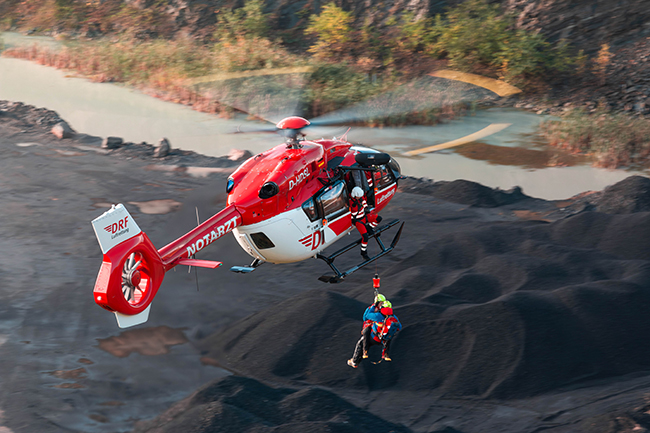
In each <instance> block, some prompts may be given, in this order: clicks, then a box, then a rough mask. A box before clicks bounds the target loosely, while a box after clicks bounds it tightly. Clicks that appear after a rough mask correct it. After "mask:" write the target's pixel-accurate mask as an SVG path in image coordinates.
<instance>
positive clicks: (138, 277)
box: [129, 269, 142, 287]
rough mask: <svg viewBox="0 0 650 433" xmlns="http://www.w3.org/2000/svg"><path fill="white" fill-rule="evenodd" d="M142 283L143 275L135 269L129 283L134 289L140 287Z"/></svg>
mask: <svg viewBox="0 0 650 433" xmlns="http://www.w3.org/2000/svg"><path fill="white" fill-rule="evenodd" d="M141 281H142V274H140V271H138V270H137V269H134V270H133V271H132V272H131V275H130V276H129V282H130V283H131V285H132V286H133V287H138V286H139V285H140V282H141Z"/></svg>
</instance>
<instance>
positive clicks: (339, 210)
mask: <svg viewBox="0 0 650 433" xmlns="http://www.w3.org/2000/svg"><path fill="white" fill-rule="evenodd" d="M317 200H318V203H319V204H320V207H321V209H322V210H323V216H324V217H325V218H326V219H327V220H328V221H331V220H333V219H336V218H338V217H339V216H341V215H343V214H344V213H346V212H347V211H348V196H347V191H346V189H345V182H343V181H338V182H336V183H335V184H334V185H332V186H331V188H330V189H328V190H326V191H325V192H323V193H321V195H320V196H318V199H317Z"/></svg>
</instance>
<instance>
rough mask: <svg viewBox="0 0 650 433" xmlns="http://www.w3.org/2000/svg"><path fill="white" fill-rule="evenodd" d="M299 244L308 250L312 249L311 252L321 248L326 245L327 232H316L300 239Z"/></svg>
mask: <svg viewBox="0 0 650 433" xmlns="http://www.w3.org/2000/svg"><path fill="white" fill-rule="evenodd" d="M299 242H300V243H301V244H303V245H304V246H306V247H307V248H310V247H311V250H312V251H313V250H315V249H316V248H318V247H319V246H321V245H324V244H325V230H316V231H315V232H314V233H312V234H310V235H307V236H305V237H304V238H302V239H299Z"/></svg>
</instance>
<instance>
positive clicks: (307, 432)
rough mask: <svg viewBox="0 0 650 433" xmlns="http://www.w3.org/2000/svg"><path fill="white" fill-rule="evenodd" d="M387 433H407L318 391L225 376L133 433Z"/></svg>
mask: <svg viewBox="0 0 650 433" xmlns="http://www.w3.org/2000/svg"><path fill="white" fill-rule="evenodd" d="M146 432H157V433H164V432H170V433H171V432H173V433H177V432H183V433H208V432H209V433H218V432H226V433H232V432H238V433H240V432H241V433H266V432H274V433H278V432H282V433H366V432H367V433H383V432H385V433H388V432H394V433H398V432H402V433H407V432H410V430H409V429H407V428H405V427H403V426H399V425H396V424H392V423H389V422H387V421H385V420H383V419H381V418H379V417H377V416H375V415H372V414H370V413H369V412H366V411H364V410H362V409H359V408H358V407H356V406H354V405H352V404H351V403H349V402H348V401H346V400H344V399H342V398H341V397H339V396H337V395H336V394H334V393H332V392H330V391H326V390H324V389H321V388H315V387H308V388H305V389H302V390H300V391H296V390H295V389H286V388H284V389H276V388H271V387H269V386H266V385H264V384H262V383H260V382H258V381H256V380H253V379H248V378H244V377H238V376H229V377H226V378H224V379H220V380H217V381H215V382H212V383H210V384H208V385H206V386H204V387H203V388H201V389H199V390H198V391H196V392H195V393H194V394H192V395H191V396H189V397H188V398H186V399H184V400H182V401H180V402H178V403H176V404H175V405H174V406H172V407H171V408H169V409H168V410H167V411H166V412H164V413H163V414H161V415H160V416H158V417H157V418H155V419H153V420H151V421H145V422H141V423H138V425H137V426H136V429H135V430H134V433H146Z"/></svg>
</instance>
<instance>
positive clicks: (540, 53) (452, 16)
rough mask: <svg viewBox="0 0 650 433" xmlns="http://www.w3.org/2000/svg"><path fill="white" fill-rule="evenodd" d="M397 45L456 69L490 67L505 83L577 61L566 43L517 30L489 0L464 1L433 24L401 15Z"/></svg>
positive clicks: (512, 21)
mask: <svg viewBox="0 0 650 433" xmlns="http://www.w3.org/2000/svg"><path fill="white" fill-rule="evenodd" d="M398 45H399V46H401V47H403V48H404V49H407V50H411V51H420V50H421V51H422V52H424V53H426V54H428V55H431V56H434V57H438V58H447V59H448V60H449V64H450V66H451V67H454V68H457V69H460V70H464V71H472V70H482V69H485V68H488V69H491V70H493V71H495V72H496V73H497V74H498V75H499V76H500V77H501V78H502V79H504V80H506V81H522V79H524V78H526V77H527V76H542V75H544V74H545V73H547V72H548V71H565V70H567V69H568V68H569V67H571V66H575V65H576V62H577V60H578V58H574V57H572V56H571V55H570V54H569V49H568V45H567V43H566V41H560V42H559V43H558V44H556V45H555V46H553V45H551V44H550V43H548V42H547V41H546V40H545V38H544V37H543V36H542V35H541V34H539V33H536V32H529V31H525V30H521V29H519V30H518V29H516V28H515V21H514V17H513V16H512V15H511V14H507V13H506V14H504V13H501V11H500V9H499V5H498V4H490V3H489V2H488V1H487V0H468V1H465V2H463V3H461V4H459V5H458V6H457V7H455V8H453V9H450V10H449V11H448V13H447V15H446V16H445V17H444V18H443V17H441V16H440V15H438V16H436V18H435V19H434V20H433V22H431V21H430V20H428V19H421V20H419V21H418V20H413V19H412V17H411V18H409V17H408V15H405V17H404V18H403V21H402V23H401V24H400V36H399V40H398Z"/></svg>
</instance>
